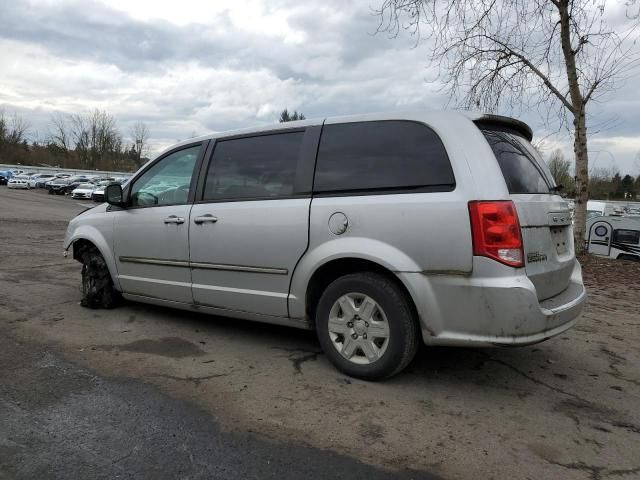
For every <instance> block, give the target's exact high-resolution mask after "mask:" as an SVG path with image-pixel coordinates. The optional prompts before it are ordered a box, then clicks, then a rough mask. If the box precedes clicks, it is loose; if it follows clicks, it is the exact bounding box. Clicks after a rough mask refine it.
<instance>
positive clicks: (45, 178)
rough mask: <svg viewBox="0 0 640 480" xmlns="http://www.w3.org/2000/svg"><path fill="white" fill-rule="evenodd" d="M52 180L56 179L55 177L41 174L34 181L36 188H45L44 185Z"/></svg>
mask: <svg viewBox="0 0 640 480" xmlns="http://www.w3.org/2000/svg"><path fill="white" fill-rule="evenodd" d="M54 178H56V176H55V175H53V174H51V173H43V174H41V175H40V176H38V178H37V179H36V181H35V184H36V188H45V185H46V183H47V182H48V181H50V180H53V179H54Z"/></svg>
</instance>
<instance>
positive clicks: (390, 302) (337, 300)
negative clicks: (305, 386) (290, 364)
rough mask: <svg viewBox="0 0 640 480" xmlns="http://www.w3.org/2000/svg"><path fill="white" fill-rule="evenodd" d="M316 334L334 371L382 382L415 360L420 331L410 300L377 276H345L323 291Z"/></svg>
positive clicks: (384, 279) (317, 315) (392, 284)
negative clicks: (335, 369) (334, 368)
mask: <svg viewBox="0 0 640 480" xmlns="http://www.w3.org/2000/svg"><path fill="white" fill-rule="evenodd" d="M315 320H316V332H317V334H318V340H319V341H320V345H321V346H322V349H323V350H324V352H325V354H326V355H327V357H328V358H329V360H330V361H331V363H333V364H334V365H335V366H336V368H337V369H338V370H340V371H342V372H344V373H346V374H347V375H350V376H352V377H356V378H361V379H364V380H379V379H382V378H388V377H391V376H393V375H395V374H397V373H399V372H400V371H402V370H403V369H404V368H405V367H406V366H407V365H408V364H409V363H410V362H411V360H413V357H414V356H415V354H416V352H417V351H418V347H419V344H420V330H419V328H418V322H417V319H416V314H415V312H414V308H413V305H412V304H411V301H410V299H409V298H408V296H407V294H406V293H405V292H404V291H403V290H402V289H401V288H400V287H399V286H398V285H397V284H396V283H395V282H393V281H392V280H391V279H389V278H388V277H386V276H384V275H381V274H378V273H375V272H362V273H354V274H349V275H345V276H343V277H340V278H338V279H337V280H334V281H333V282H332V283H331V284H330V285H329V286H328V287H327V289H326V290H325V291H324V293H323V294H322V296H321V297H320V301H319V302H318V306H317V309H316V316H315Z"/></svg>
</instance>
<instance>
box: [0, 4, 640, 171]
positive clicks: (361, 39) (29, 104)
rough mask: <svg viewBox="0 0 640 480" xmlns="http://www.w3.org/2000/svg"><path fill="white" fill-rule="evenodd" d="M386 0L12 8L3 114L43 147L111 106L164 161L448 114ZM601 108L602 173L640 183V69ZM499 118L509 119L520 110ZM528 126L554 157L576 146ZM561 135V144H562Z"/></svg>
mask: <svg viewBox="0 0 640 480" xmlns="http://www.w3.org/2000/svg"><path fill="white" fill-rule="evenodd" d="M379 3H380V0H359V1H346V0H345V1H342V0H333V1H332V0H317V1H311V0H310V1H305V2H299V1H295V0H268V1H267V0H245V1H240V0H235V1H233V0H229V1H227V0H206V1H202V0H181V1H179V2H175V1H166V2H165V1H142V0H109V1H98V0H38V1H36V0H33V1H20V0H12V1H8V0H7V1H1V2H0V108H3V109H4V110H5V112H12V111H13V110H16V111H17V112H18V113H20V114H21V115H23V116H24V117H25V118H26V119H27V120H28V121H29V123H30V125H31V135H32V136H34V137H36V136H37V138H39V139H40V140H44V139H45V138H46V136H47V125H48V122H49V118H50V116H51V114H52V113H53V112H68V113H79V112H84V111H88V110H90V109H93V108H101V109H105V110H107V111H108V112H109V113H111V114H113V115H114V116H115V117H116V119H117V121H118V125H119V128H120V130H121V132H122V133H123V135H124V136H125V137H126V136H127V135H128V133H129V131H130V129H131V126H132V124H133V123H134V122H135V121H137V120H143V121H144V122H145V123H146V124H147V125H148V127H149V129H150V131H151V134H152V139H151V142H152V146H153V151H154V152H156V153H157V152H158V151H159V150H161V149H162V148H164V147H166V146H168V145H170V144H172V143H174V142H175V141H177V140H179V139H184V138H187V137H190V136H192V135H193V134H197V135H200V134H205V133H207V132H210V131H221V130H228V129H234V128H240V127H247V126H252V125H256V124H265V123H273V122H275V121H277V118H278V115H279V112H280V111H281V110H282V109H283V108H285V107H287V108H289V109H290V110H293V109H296V110H300V111H302V112H304V114H305V115H306V116H307V117H308V118H312V117H323V116H332V115H343V114H351V113H365V112H375V111H394V110H422V109H443V108H447V97H446V96H444V94H443V93H441V85H439V84H438V83H437V82H434V81H433V79H434V78H435V76H436V73H437V71H436V70H434V69H429V68H428V62H427V56H428V48H427V45H425V44H421V45H418V46H417V47H416V46H415V39H413V38H411V37H410V36H409V35H401V36H400V37H399V38H396V39H389V38H388V37H387V36H386V35H384V34H378V35H375V31H376V27H377V24H378V19H377V17H376V16H375V15H373V13H372V10H373V8H375V7H377V6H378V5H379ZM634 76H635V78H632V79H631V80H629V81H627V82H626V83H624V84H623V85H621V87H620V88H619V89H618V90H617V91H616V92H614V93H612V94H610V95H608V96H606V97H604V98H603V99H602V100H601V103H599V104H597V105H595V104H594V108H593V109H592V115H591V120H592V122H593V123H594V124H597V125H600V126H603V128H600V131H599V133H597V135H595V136H594V137H593V138H592V140H591V144H590V149H591V162H592V165H595V167H602V168H609V167H617V168H618V169H619V170H621V171H622V172H629V173H633V174H635V175H638V174H640V159H639V158H638V156H637V155H638V153H639V152H640V95H638V94H637V84H638V79H639V78H638V72H637V71H636V72H634ZM500 113H506V114H508V113H510V112H508V111H504V112H500ZM522 118H523V119H524V120H525V121H527V122H528V123H530V124H531V125H532V127H533V128H534V131H535V132H536V134H537V136H538V137H545V138H546V140H545V146H546V148H547V151H549V150H550V149H551V148H554V147H556V146H559V147H561V148H563V149H564V150H565V151H566V153H567V154H568V155H569V154H570V152H571V150H570V143H569V142H570V139H569V137H568V136H567V135H566V134H565V133H560V134H552V135H550V134H551V130H552V129H551V128H550V127H549V126H545V123H544V121H543V120H542V119H541V118H540V116H539V115H538V114H537V113H535V112H531V113H529V112H525V113H524V114H523V115H522ZM549 135H550V136H549Z"/></svg>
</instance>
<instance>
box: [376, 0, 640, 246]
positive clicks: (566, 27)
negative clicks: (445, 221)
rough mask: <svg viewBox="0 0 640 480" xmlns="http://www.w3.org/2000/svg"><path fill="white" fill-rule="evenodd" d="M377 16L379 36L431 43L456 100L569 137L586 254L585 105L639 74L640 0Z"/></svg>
mask: <svg viewBox="0 0 640 480" xmlns="http://www.w3.org/2000/svg"><path fill="white" fill-rule="evenodd" d="M610 11H611V12H610ZM610 13H611V15H608V14H610ZM377 14H378V15H379V18H380V28H379V30H380V31H386V32H388V33H390V34H391V35H392V36H396V35H398V33H399V32H400V31H401V30H402V29H408V30H409V31H410V32H411V33H412V34H414V35H416V36H417V39H418V40H420V39H421V38H425V37H426V38H428V39H429V40H430V42H431V45H432V51H431V61H432V63H434V64H436V65H438V66H439V69H440V70H439V72H440V78H439V79H440V81H442V83H443V85H445V88H446V89H448V91H449V94H450V95H451V98H452V99H454V100H456V101H458V102H460V103H462V104H463V105H464V106H466V107H472V108H476V109H483V110H487V111H495V110H496V109H498V108H505V107H509V108H511V109H514V108H515V109H517V108H520V109H521V108H538V109H539V111H541V112H543V113H544V114H545V115H547V118H548V119H550V118H552V117H555V116H556V115H557V118H559V119H560V122H561V124H562V125H564V126H567V127H568V128H569V130H570V131H571V132H572V134H573V144H574V153H575V164H576V217H575V239H576V242H575V243H576V249H577V250H578V251H582V250H583V247H584V235H585V224H586V204H587V199H588V190H587V189H588V181H589V178H588V168H589V156H588V151H587V131H588V129H587V116H586V113H587V105H588V104H589V103H590V102H592V101H596V100H597V99H599V98H601V96H602V95H603V94H605V93H607V92H608V91H610V90H611V89H612V88H615V87H616V84H617V83H619V81H620V80H622V79H624V78H626V77H627V76H628V75H629V73H630V72H631V70H632V69H633V68H635V67H636V66H637V65H638V58H639V57H638V53H637V46H636V44H635V42H636V41H637V40H638V36H637V27H638V11H637V3H636V0H626V1H621V2H614V1H608V2H607V1H606V0H441V1H437V0H384V1H383V2H382V4H381V6H380V8H379V10H377ZM612 17H615V18H616V26H615V27H614V26H612V25H611V24H610V22H609V21H608V18H612ZM423 32H424V33H426V35H425V37H422V36H421V34H422V33H423Z"/></svg>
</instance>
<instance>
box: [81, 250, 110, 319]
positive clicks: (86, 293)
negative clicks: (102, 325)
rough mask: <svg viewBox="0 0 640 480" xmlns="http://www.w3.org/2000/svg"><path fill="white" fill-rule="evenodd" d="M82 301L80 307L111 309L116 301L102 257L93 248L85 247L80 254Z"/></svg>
mask: <svg viewBox="0 0 640 480" xmlns="http://www.w3.org/2000/svg"><path fill="white" fill-rule="evenodd" d="M80 259H81V262H82V300H81V302H80V305H82V306H83V307H87V308H113V307H115V306H116V303H117V300H118V292H117V291H116V290H115V289H114V288H113V280H112V279H111V274H110V273H109V269H108V268H107V263H106V262H105V260H104V258H103V256H102V255H101V254H100V252H99V251H98V249H97V248H95V247H85V248H84V249H83V251H82V252H81V255H80Z"/></svg>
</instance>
